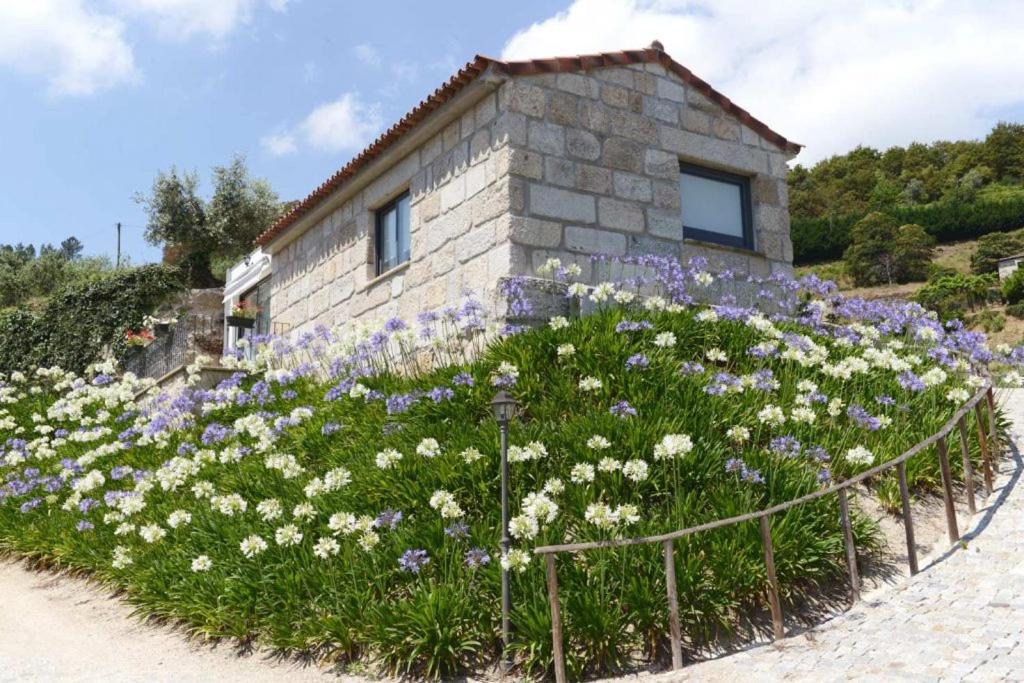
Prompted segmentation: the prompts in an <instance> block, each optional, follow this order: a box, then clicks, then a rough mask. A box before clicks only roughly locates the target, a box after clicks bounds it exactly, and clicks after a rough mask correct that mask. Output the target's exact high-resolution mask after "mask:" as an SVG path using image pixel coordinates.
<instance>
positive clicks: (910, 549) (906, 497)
mask: <svg viewBox="0 0 1024 683" xmlns="http://www.w3.org/2000/svg"><path fill="white" fill-rule="evenodd" d="M896 472H897V474H899V479H900V499H901V501H902V502H903V531H904V532H905V533H906V535H907V563H908V564H909V565H910V575H911V576H913V575H914V574H916V573H917V572H918V568H917V544H916V543H915V542H914V517H913V515H911V513H910V491H909V489H908V488H907V463H906V462H901V463H899V464H897V465H896Z"/></svg>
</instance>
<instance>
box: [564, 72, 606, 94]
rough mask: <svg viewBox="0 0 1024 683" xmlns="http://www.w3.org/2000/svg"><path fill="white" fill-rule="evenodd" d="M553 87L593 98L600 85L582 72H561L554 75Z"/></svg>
mask: <svg viewBox="0 0 1024 683" xmlns="http://www.w3.org/2000/svg"><path fill="white" fill-rule="evenodd" d="M555 87H556V88H558V89H559V90H564V91H565V92H569V93H572V94H573V95H579V96H580V97H589V98H591V99H593V98H596V97H597V95H598V92H600V88H601V85H600V83H598V82H597V81H596V80H594V79H593V78H592V77H590V76H587V75H584V74H576V73H561V74H558V75H557V76H556V77H555Z"/></svg>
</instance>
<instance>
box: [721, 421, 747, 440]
mask: <svg viewBox="0 0 1024 683" xmlns="http://www.w3.org/2000/svg"><path fill="white" fill-rule="evenodd" d="M725 436H726V437H727V438H728V439H729V441H732V442H733V443H735V444H744V443H746V442H748V441H750V430H749V429H747V428H746V427H742V426H740V425H733V426H732V427H729V429H727V430H726V432H725Z"/></svg>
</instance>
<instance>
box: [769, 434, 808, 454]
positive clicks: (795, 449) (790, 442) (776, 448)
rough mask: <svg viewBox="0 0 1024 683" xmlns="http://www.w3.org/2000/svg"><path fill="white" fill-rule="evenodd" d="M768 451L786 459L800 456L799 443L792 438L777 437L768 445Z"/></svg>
mask: <svg viewBox="0 0 1024 683" xmlns="http://www.w3.org/2000/svg"><path fill="white" fill-rule="evenodd" d="M768 448H769V450H771V452H772V453H775V454H776V455H781V456H783V457H786V458H796V457H798V456H799V455H800V450H801V446H800V442H799V441H797V440H796V439H795V438H794V437H792V436H777V437H775V438H774V439H772V440H771V442H769V444H768Z"/></svg>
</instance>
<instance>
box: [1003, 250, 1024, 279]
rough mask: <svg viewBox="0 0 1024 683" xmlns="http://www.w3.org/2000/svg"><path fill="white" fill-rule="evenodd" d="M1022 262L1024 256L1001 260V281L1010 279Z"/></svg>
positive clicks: (1018, 255)
mask: <svg viewBox="0 0 1024 683" xmlns="http://www.w3.org/2000/svg"><path fill="white" fill-rule="evenodd" d="M1022 262H1024V254H1017V255H1015V256H1007V257H1006V258H1001V259H999V279H1000V280H1005V279H1006V278H1008V277H1010V275H1012V274H1013V273H1014V271H1016V270H1017V267H1018V266H1020V264H1021V263H1022Z"/></svg>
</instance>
